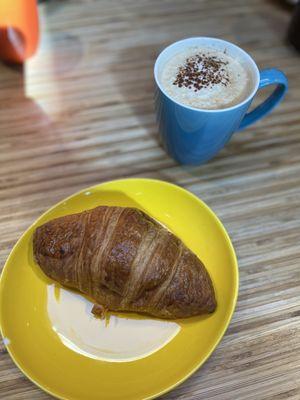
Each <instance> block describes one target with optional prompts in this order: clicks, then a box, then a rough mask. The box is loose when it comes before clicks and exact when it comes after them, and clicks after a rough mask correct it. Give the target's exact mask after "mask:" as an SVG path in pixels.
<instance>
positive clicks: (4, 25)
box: [0, 0, 39, 63]
mask: <svg viewBox="0 0 300 400" xmlns="http://www.w3.org/2000/svg"><path fill="white" fill-rule="evenodd" d="M38 40H39V23H38V9H37V1H36V0H0V58H1V59H2V60H5V61H9V62H15V63H22V62H23V61H25V60H26V59H27V58H28V57H30V56H32V55H33V54H34V53H35V51H36V49H37V45H38Z"/></svg>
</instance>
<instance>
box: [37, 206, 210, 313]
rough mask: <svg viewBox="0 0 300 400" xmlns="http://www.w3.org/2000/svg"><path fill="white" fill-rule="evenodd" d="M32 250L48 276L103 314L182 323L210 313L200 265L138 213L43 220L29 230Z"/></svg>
mask: <svg viewBox="0 0 300 400" xmlns="http://www.w3.org/2000/svg"><path fill="white" fill-rule="evenodd" d="M33 251H34V256H35V259H36V261H37V262H38V264H39V265H40V267H41V268H42V270H43V271H44V273H45V274H46V275H47V276H49V277H50V278H52V279H54V280H55V281H57V282H59V283H61V284H62V285H65V286H68V287H71V288H75V289H78V290H79V291H80V292H82V293H84V294H87V295H89V296H90V297H91V298H92V299H93V300H94V301H95V303H96V304H99V305H100V306H102V307H104V308H106V309H108V310H112V311H134V312H142V313H147V314H150V315H153V316H155V317H159V318H184V317H190V316H193V315H198V314H203V313H209V312H213V311H214V310H215V308H216V300H215V294H214V289H213V285H212V282H211V279H210V277H209V275H208V272H207V271H206V269H205V267H204V265H203V264H202V262H201V261H200V260H199V259H198V258H197V256H196V255H195V254H194V253H192V252H191V251H190V250H189V249H188V248H187V247H186V246H185V245H184V244H183V242H182V241H181V240H180V239H178V238H177V237H176V236H175V235H173V234H172V233H171V232H169V231H168V230H167V229H165V228H164V227H163V226H161V225H160V224H159V223H157V222H156V221H155V220H154V219H152V218H151V217H149V216H148V215H147V214H145V213H144V212H143V211H140V210H138V209H136V208H128V207H106V206H101V207H97V208H94V209H92V210H88V211H84V212H82V213H80V214H73V215H67V216H65V217H61V218H58V219H54V220H52V221H49V222H47V223H46V224H44V225H42V226H40V227H38V228H37V229H36V230H35V232H34V238H33ZM100 308H101V307H100Z"/></svg>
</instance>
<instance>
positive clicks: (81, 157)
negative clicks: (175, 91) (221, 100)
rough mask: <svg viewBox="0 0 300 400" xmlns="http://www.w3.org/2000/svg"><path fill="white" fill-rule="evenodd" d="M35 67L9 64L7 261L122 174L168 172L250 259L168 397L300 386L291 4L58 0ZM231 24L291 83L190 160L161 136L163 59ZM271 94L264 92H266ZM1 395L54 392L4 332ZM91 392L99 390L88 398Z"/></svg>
mask: <svg viewBox="0 0 300 400" xmlns="http://www.w3.org/2000/svg"><path fill="white" fill-rule="evenodd" d="M39 8H40V17H41V18H40V19H41V20H40V22H41V43H40V47H39V50H38V53H37V54H36V55H35V56H34V57H33V58H32V59H31V60H30V61H29V62H28V63H26V66H24V68H23V69H22V68H16V67H15V68H12V67H10V66H7V65H4V64H1V65H0V152H1V153H0V210H1V214H0V261H1V266H3V264H4V262H5V260H6V258H7V256H8V254H9V252H10V250H11V249H12V247H13V245H14V243H15V242H16V240H17V239H18V237H19V236H20V235H21V234H22V232H23V231H24V230H25V229H26V228H27V227H28V226H29V225H30V224H31V223H32V222H33V221H34V220H35V219H36V218H37V217H38V216H39V215H40V214H41V213H42V212H43V211H45V210H46V209H48V208H49V207H50V206H52V205H53V204H54V203H56V202H57V201H59V200H61V199H62V198H64V197H66V196H68V195H70V194H72V193H73V192H75V191H77V190H79V189H82V188H84V187H87V186H89V185H93V184H96V183H99V182H102V181H105V180H109V179H114V178H120V177H131V176H140V177H152V178H158V179H163V180H167V181H170V182H173V183H176V184H178V185H180V186H183V187H185V188H187V189H188V190H190V191H192V192H193V193H195V194H196V195H197V196H199V197H201V198H202V199H203V200H204V201H205V202H207V204H208V205H209V206H210V207H212V209H213V210H214V211H215V212H216V213H217V215H218V216H219V217H220V218H221V220H222V221H223V223H224V224H225V226H226V228H227V230H228V232H229V234H230V236H231V238H232V240H233V243H234V246H235V249H236V252H237V255H238V259H239V267H240V293H239V300H238V305H237V309H236V312H235V314H234V317H233V320H232V322H231V324H230V327H229V329H228V331H227V333H226V335H225V337H224V339H223V340H222V342H221V344H220V345H219V347H218V348H217V350H216V351H215V352H214V353H213V355H212V356H211V357H210V359H209V360H208V361H207V362H206V363H205V365H204V366H203V367H202V368H201V369H200V370H199V371H198V372H197V373H195V374H194V375H193V376H192V377H191V378H190V379H188V380H187V381H186V382H185V383H183V384H182V385H180V386H179V387H178V388H177V389H175V390H174V391H172V392H170V393H168V394H167V395H165V396H163V398H164V399H181V400H183V399H206V400H281V399H291V400H292V399H293V400H299V399H300V265H299V264H300V245H299V244H300V132H299V131H300V116H299V115H300V114H299V111H300V110H299V104H300V74H299V72H300V56H299V54H297V53H296V52H295V51H294V50H293V49H292V48H290V47H289V46H288V45H287V44H286V42H285V35H286V29H287V25H288V21H289V19H290V11H289V10H286V9H283V8H281V7H280V6H279V3H278V2H277V1H271V0H250V1H244V0H231V1H225V0H224V1H221V0H214V1H209V0H206V1H191V0H190V1H181V0H175V1H174V0H155V1H150V0H140V1H134V0H122V1H115V0H105V1H100V0H98V1H97V0H86V1H83V0H72V1H71V0H69V1H63V0H61V1H59V0H57V1H55V0H49V1H48V2H46V3H42V4H41V5H40V6H39ZM196 35H199V36H200V35H205V36H218V37H221V38H224V39H227V40H230V41H233V42H234V43H237V44H238V45H240V46H241V47H243V48H244V49H245V50H247V51H249V52H250V53H251V55H252V56H253V57H254V58H255V59H256V61H257V63H258V65H259V67H260V68H264V67H269V66H276V67H279V68H281V69H282V70H283V71H284V72H285V73H286V74H287V76H288V79H289V84H290V90H289V93H288V95H287V97H286V99H285V100H284V102H283V103H282V104H281V105H280V107H278V109H276V110H275V111H274V112H273V113H272V115H271V116H268V117H266V118H265V119H264V120H262V121H261V122H259V123H257V124H256V125H255V126H254V127H251V128H249V129H247V130H245V131H244V132H241V133H239V134H236V135H235V136H234V137H233V138H232V141H231V142H230V144H229V145H227V147H226V148H225V149H224V150H223V151H222V152H221V153H220V154H219V155H218V156H217V157H216V158H215V159H214V160H212V161H211V162H209V163H208V164H206V165H204V166H201V167H197V168H190V167H182V166H179V165H177V164H176V163H175V162H174V161H172V159H170V158H169V157H168V156H167V155H166V154H165V152H164V151H163V150H162V149H161V147H160V146H159V144H158V141H157V126H156V124H155V118H154V112H153V99H152V98H153V78H152V68H153V62H154V60H155V58H156V56H157V54H158V53H159V51H160V50H161V49H162V48H163V47H164V46H166V45H167V44H169V43H171V42H173V41H175V40H178V39H181V38H184V37H188V36H196ZM263 95H264V94H263ZM0 398H1V399H38V400H42V399H50V396H49V395H47V394H45V393H43V392H42V391H41V390H40V389H39V388H37V387H36V386H34V385H33V384H32V383H31V382H30V381H29V380H28V379H27V378H25V377H24V376H23V374H22V373H21V372H20V371H19V370H18V369H17V368H16V367H15V366H14V364H13V362H12V361H11V359H10V357H9V356H8V354H7V352H6V350H5V348H4V345H2V344H0ZM87 400H88V399H87Z"/></svg>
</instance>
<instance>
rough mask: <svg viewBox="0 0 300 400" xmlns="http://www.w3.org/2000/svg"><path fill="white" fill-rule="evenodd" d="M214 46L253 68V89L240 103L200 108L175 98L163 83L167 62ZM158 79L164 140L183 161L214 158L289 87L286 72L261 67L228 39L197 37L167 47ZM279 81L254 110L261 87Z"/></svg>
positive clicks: (159, 63)
mask: <svg viewBox="0 0 300 400" xmlns="http://www.w3.org/2000/svg"><path fill="white" fill-rule="evenodd" d="M192 46H200V47H214V48H216V49H218V50H221V51H224V50H225V49H226V51H227V52H228V54H229V55H231V56H232V57H233V58H235V57H237V58H238V59H239V60H242V62H243V64H245V65H246V66H247V69H248V70H249V71H250V72H251V75H252V78H253V79H252V80H251V81H253V89H252V90H251V93H250V94H249V96H248V97H247V98H246V99H245V100H243V101H241V102H240V103H238V104H236V105H234V106H232V107H228V108H222V109H213V110H212V109H209V110H207V109H200V108H195V107H190V106H188V105H184V104H181V103H179V102H178V101H176V100H174V99H173V98H172V97H170V95H169V94H168V93H166V91H165V90H164V87H163V86H162V84H161V82H160V76H161V72H162V69H163V67H164V65H165V63H166V62H167V61H168V60H169V59H170V58H171V57H172V56H174V55H175V54H178V53H180V51H182V50H184V49H186V48H188V47H192ZM154 78H155V82H156V92H155V108H156V115H157V122H158V125H159V132H160V137H161V140H162V144H163V146H164V148H165V149H166V151H167V152H168V153H169V155H170V156H171V157H173V158H174V159H175V160H176V161H178V162H179V163H181V164H191V165H199V164H202V163H204V162H206V161H208V160H210V159H211V158H213V157H214V156H215V155H216V154H217V153H218V152H219V151H220V150H221V149H222V148H223V147H224V146H225V144H226V143H227V142H228V141H229V139H230V138H231V136H232V134H233V133H234V132H236V131H238V130H241V129H244V128H245V127H247V126H249V125H251V124H253V123H254V122H256V121H258V120H259V119H260V118H262V117H264V116H265V115H266V114H268V113H269V112H270V111H271V110H272V109H273V108H274V107H275V106H276V105H277V104H278V103H279V102H280V101H281V100H282V98H283V96H284V94H285V92H286V91H287V88H288V82H287V78H286V76H285V75H284V73H283V72H281V71H279V70H278V69H275V68H271V69H265V70H262V71H259V70H258V68H257V65H256V64H255V62H254V61H253V59H252V58H251V57H250V56H249V54H247V53H246V52H245V51H244V50H242V49H241V48H239V47H238V46H236V45H234V44H232V43H229V42H227V41H225V40H221V39H216V38H208V37H196V38H189V39H184V40H181V41H179V42H176V43H173V44H172V45H170V46H168V47H167V48H165V49H164V50H163V51H162V52H161V53H160V55H159V56H158V58H157V60H156V62H155V66H154ZM268 85H276V88H275V89H274V91H273V93H272V94H271V95H270V96H269V97H268V98H267V99H266V100H265V101H264V102H263V103H262V104H260V105H259V106H257V107H256V108H255V109H254V110H253V111H251V112H249V113H247V110H248V108H249V107H250V104H251V102H252V100H253V98H254V96H255V94H256V92H257V90H258V89H261V88H263V87H266V86H268Z"/></svg>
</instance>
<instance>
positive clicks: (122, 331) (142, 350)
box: [0, 179, 238, 400]
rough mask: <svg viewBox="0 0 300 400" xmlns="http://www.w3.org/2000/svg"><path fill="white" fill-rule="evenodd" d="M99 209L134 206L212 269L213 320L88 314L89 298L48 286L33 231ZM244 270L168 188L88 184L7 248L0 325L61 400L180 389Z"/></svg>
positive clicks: (211, 340)
mask: <svg viewBox="0 0 300 400" xmlns="http://www.w3.org/2000/svg"><path fill="white" fill-rule="evenodd" d="M99 205H115V206H134V207H138V208H141V209H143V210H144V211H146V212H147V213H148V214H150V215H151V216H152V217H154V218H156V219H157V220H158V221H160V222H162V223H163V224H164V225H166V226H167V227H168V228H169V229H170V230H171V231H172V232H174V233H175V234H176V235H178V236H179V237H180V238H181V239H182V240H183V241H184V243H185V244H186V245H187V246H188V247H189V248H190V249H191V250H193V251H194V252H195V253H196V254H197V255H198V256H199V257H200V258H201V259H202V260H203V262H204V264H205V265H206V267H207V269H208V271H209V273H210V275H211V277H212V280H213V283H214V286H215V290H216V297H217V301H218V307H217V310H216V312H215V313H213V314H212V315H209V316H202V317H197V318H191V319H187V320H177V321H161V320H156V319H151V318H148V317H141V316H138V315H130V314H127V315H114V316H111V318H110V320H109V321H101V320H99V319H96V318H94V317H92V316H91V313H90V309H91V306H92V304H91V303H90V302H89V300H88V299H86V298H84V297H83V296H81V295H79V294H77V293H75V292H72V291H69V290H66V289H63V288H60V287H58V286H57V285H55V284H54V283H53V282H52V281H50V280H48V279H47V278H46V277H45V276H44V275H43V274H42V272H41V271H40V270H39V267H38V266H37V265H36V264H35V263H34V261H33V258H32V233H33V231H34V229H35V227H36V226H38V225H41V224H42V223H44V222H46V221H48V220H50V219H52V218H55V217H60V216H62V215H65V214H71V213H75V212H80V211H82V210H85V209H89V208H93V207H96V206H99ZM237 292H238V267H237V261H236V257H235V253H234V250H233V247H232V245H231V242H230V239H229V237H228V235H227V233H226V231H225V229H224V227H223V226H222V224H221V222H220V221H219V220H218V219H217V217H216V216H215V215H214V213H213V212H212V211H211V210H210V209H209V208H208V207H207V206H206V205H205V204H204V203H203V202H202V201H200V200H199V199H198V198H197V197H195V196H194V195H192V194H191V193H189V192H187V191H185V190H183V189H181V188H179V187H177V186H174V185H171V184H169V183H166V182H161V181H155V180H148V179H126V180H118V181H112V182H107V183H104V184H101V185H97V186H94V187H91V188H89V189H87V190H84V191H82V192H80V193H77V194H75V195H74V196H71V197H69V198H68V199H66V200H65V201H62V202H60V203H59V204H57V205H56V206H54V207H53V208H51V209H50V210H49V211H48V212H46V213H45V214H44V215H42V216H41V217H40V218H39V219H38V220H37V221H36V222H35V223H34V224H33V225H32V226H31V227H30V228H29V229H28V230H27V231H26V232H25V233H24V235H23V236H22V237H21V239H20V240H19V241H18V243H17V244H16V245H15V247H14V249H13V251H12V252H11V254H10V256H9V258H8V260H7V263H6V265H5V267H4V270H3V273H2V276H1V281H0V326H1V333H2V336H3V338H4V342H5V343H6V346H7V349H8V351H9V353H10V355H11V357H12V358H13V360H14V361H15V363H16V364H17V365H18V367H19V368H20V369H21V370H22V371H23V372H24V374H25V375H27V376H28V377H29V378H30V379H31V380H32V381H33V382H35V383H36V384H37V385H39V386H40V387H41V388H42V389H44V390H45V391H47V392H49V393H51V394H52V395H54V396H56V397H58V398H61V399H68V400H70V399H72V400H73V399H76V400H86V399H89V400H93V399H106V400H110V399H120V400H127V399H128V400H134V399H150V398H154V397H156V396H159V395H161V394H162V393H164V392H166V391H168V390H170V389H172V388H174V387H175V386H176V385H178V384H179V383H180V382H182V381H183V380H184V379H186V378H187V377H188V376H189V375H191V374H192V373H193V372H194V371H195V370H196V369H197V368H198V367H199V366H200V365H202V364H203V363H204V361H205V360H206V359H207V358H208V356H209V355H210V354H211V353H212V351H213V350H214V348H215V347H216V346H217V344H218V342H219V341H220V339H221V338H222V336H223V334H224V332H225V330H226V328H227V326H228V324H229V321H230V318H231V316H232V313H233V310H234V307H235V303H236V299H237Z"/></svg>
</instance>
